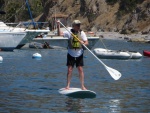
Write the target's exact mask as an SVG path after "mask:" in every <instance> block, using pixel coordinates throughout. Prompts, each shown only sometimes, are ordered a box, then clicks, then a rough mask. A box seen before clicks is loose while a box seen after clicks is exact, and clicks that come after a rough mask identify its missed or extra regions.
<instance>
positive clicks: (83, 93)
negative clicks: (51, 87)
mask: <svg viewBox="0 0 150 113" xmlns="http://www.w3.org/2000/svg"><path fill="white" fill-rule="evenodd" d="M58 92H59V93H60V94H62V95H66V96H68V97H73V98H95V97H96V93H95V92H94V91H91V90H82V89H81V88H69V89H65V88H61V89H59V90H58Z"/></svg>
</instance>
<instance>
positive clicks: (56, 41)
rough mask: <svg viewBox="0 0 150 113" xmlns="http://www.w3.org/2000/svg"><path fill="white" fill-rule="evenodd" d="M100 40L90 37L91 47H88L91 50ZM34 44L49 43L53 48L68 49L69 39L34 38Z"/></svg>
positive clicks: (54, 37)
mask: <svg viewBox="0 0 150 113" xmlns="http://www.w3.org/2000/svg"><path fill="white" fill-rule="evenodd" d="M98 40H99V37H88V42H89V45H88V46H87V47H88V48H89V49H91V48H92V47H93V46H94V45H95V44H96V42H97V41H98ZM33 42H39V43H44V42H47V43H48V44H49V45H50V46H51V47H53V46H57V47H62V48H67V46H68V38H66V37H63V36H47V37H45V38H44V37H43V38H34V39H33Z"/></svg>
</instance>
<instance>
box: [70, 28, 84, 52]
mask: <svg viewBox="0 0 150 113" xmlns="http://www.w3.org/2000/svg"><path fill="white" fill-rule="evenodd" d="M71 32H72V33H73V34H74V35H75V36H76V37H77V38H78V39H79V40H82V38H81V31H80V32H78V33H75V32H74V30H73V29H71ZM68 47H69V48H70V49H81V48H82V44H81V43H80V42H79V41H78V40H77V39H76V38H75V37H73V36H72V37H71V38H70V39H69V41H68Z"/></svg>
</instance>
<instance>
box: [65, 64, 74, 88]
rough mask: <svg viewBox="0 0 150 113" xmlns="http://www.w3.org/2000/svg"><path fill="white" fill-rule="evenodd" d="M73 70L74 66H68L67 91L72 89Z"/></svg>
mask: <svg viewBox="0 0 150 113" xmlns="http://www.w3.org/2000/svg"><path fill="white" fill-rule="evenodd" d="M72 70H73V67H72V66H68V73H67V86H66V89H69V88H70V82H71V77H72Z"/></svg>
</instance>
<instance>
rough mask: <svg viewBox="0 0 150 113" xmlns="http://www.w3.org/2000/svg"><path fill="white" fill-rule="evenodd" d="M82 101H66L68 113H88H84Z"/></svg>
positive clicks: (68, 99)
mask: <svg viewBox="0 0 150 113" xmlns="http://www.w3.org/2000/svg"><path fill="white" fill-rule="evenodd" d="M83 101H84V99H73V98H67V99H66V109H67V111H68V112H77V113H89V112H88V111H84V110H83V109H84V105H83V103H82V102H83Z"/></svg>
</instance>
